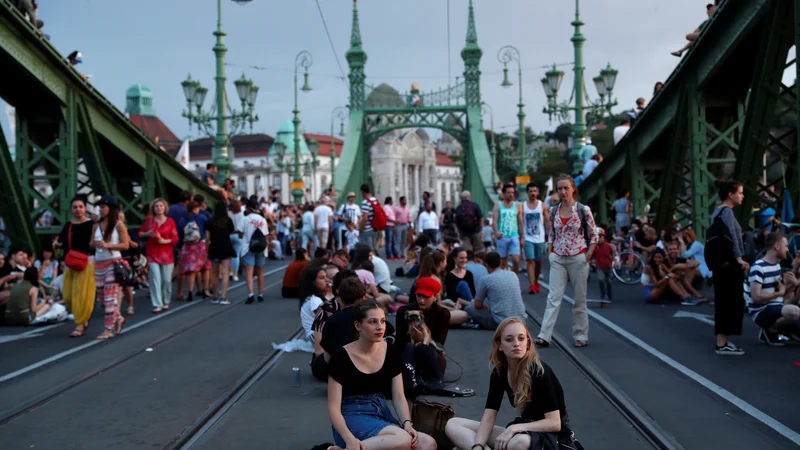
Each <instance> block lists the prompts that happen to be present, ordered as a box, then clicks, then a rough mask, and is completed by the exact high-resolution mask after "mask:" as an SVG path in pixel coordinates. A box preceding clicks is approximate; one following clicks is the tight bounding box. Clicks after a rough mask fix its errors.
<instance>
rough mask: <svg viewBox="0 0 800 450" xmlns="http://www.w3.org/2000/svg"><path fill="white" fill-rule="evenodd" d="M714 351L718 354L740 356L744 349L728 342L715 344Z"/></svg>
mask: <svg viewBox="0 0 800 450" xmlns="http://www.w3.org/2000/svg"><path fill="white" fill-rule="evenodd" d="M716 353H717V354H718V355H730V356H742V355H744V350H742V349H740V348H739V347H737V346H735V345H733V344H732V343H730V342H728V343H726V344H725V345H723V346H722V347H720V346H717V348H716Z"/></svg>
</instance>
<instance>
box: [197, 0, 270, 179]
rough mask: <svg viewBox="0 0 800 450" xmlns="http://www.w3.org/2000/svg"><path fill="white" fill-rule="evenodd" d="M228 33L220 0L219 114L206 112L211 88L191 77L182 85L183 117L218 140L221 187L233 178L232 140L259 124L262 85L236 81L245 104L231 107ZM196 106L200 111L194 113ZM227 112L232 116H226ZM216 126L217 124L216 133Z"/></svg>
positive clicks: (246, 0)
mask: <svg viewBox="0 0 800 450" xmlns="http://www.w3.org/2000/svg"><path fill="white" fill-rule="evenodd" d="M233 1H234V2H236V3H239V4H245V3H249V2H250V1H251V0H233ZM225 35H226V33H225V32H224V31H222V0H217V30H216V31H214V36H216V38H217V41H216V45H214V48H213V50H214V56H215V58H216V68H217V72H216V76H215V77H214V80H215V84H216V104H215V106H214V109H215V110H216V111H213V112H212V111H210V110H209V111H207V112H203V102H204V101H205V98H206V94H207V93H208V89H207V88H205V87H203V86H202V85H200V82H199V81H197V80H193V79H192V76H191V74H190V75H189V77H188V78H187V79H186V80H184V81H183V82H182V83H181V87H182V88H183V95H184V96H185V97H186V103H187V110H186V111H184V112H183V117H186V118H187V119H189V126H191V125H192V123H194V124H196V125H197V129H198V131H201V132H203V133H205V134H207V135H208V136H213V138H214V149H215V152H214V164H216V165H217V167H218V168H219V173H217V184H219V185H222V184H223V182H224V180H225V179H227V178H228V176H229V175H230V170H231V166H232V161H231V157H230V155H229V152H228V148H229V147H230V138H231V136H232V135H235V134H237V133H238V132H239V131H240V130H241V129H243V128H244V126H245V124H246V123H249V124H250V129H251V130H252V128H253V123H254V122H256V121H258V116H257V115H255V114H254V108H255V104H256V98H257V97H258V86H255V85H254V84H253V80H248V79H247V78H246V77H245V76H244V74H242V78H240V79H238V80H236V81H235V82H234V85H235V86H236V94H237V95H238V96H239V100H240V101H241V112H238V111H235V110H233V109H232V108H230V107H229V105H228V96H227V93H226V92H225V81H226V78H225V53H226V52H227V51H228V49H227V48H226V47H225V41H224V37H225ZM192 106H195V108H196V112H194V111H192ZM226 109H228V110H230V114H225V111H226ZM228 120H231V121H232V122H233V124H232V127H231V133H230V134H229V133H228ZM212 123H215V126H214V132H213V134H212V130H211V128H212Z"/></svg>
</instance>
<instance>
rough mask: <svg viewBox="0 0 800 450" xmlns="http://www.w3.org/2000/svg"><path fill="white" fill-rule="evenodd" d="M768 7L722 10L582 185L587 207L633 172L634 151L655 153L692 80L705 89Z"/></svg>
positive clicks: (756, 2) (757, 2) (761, 1)
mask: <svg viewBox="0 0 800 450" xmlns="http://www.w3.org/2000/svg"><path fill="white" fill-rule="evenodd" d="M767 3H769V2H768V0H752V1H746V2H730V1H729V2H723V3H722V4H721V5H720V7H719V8H718V9H717V12H716V13H715V14H714V16H713V17H712V18H711V20H710V22H709V23H708V24H707V25H706V27H705V28H704V29H703V32H702V33H701V35H700V37H699V38H698V39H697V41H695V43H694V45H693V46H692V48H691V49H690V50H689V52H688V54H686V56H684V57H683V60H682V61H681V62H680V64H678V66H677V67H676V68H675V70H674V71H673V72H672V74H671V75H670V77H669V78H668V79H667V81H666V82H665V84H664V87H663V88H662V89H661V91H660V92H658V93H657V94H656V96H655V97H654V98H653V100H651V102H650V104H649V105H648V107H647V109H645V112H644V113H643V114H642V115H641V116H640V117H639V118H638V119H637V121H636V123H635V124H634V126H632V127H631V129H630V131H629V132H628V134H627V135H626V137H625V138H623V139H622V141H620V142H619V143H618V144H617V145H616V146H615V148H614V151H613V152H612V153H611V154H610V155H608V156H607V157H606V158H605V159H604V161H603V162H602V163H601V164H600V166H598V167H597V169H595V170H594V172H592V174H591V175H590V176H589V177H588V178H586V179H585V180H584V181H583V182H582V183H581V185H580V186H579V191H580V194H581V197H582V198H583V199H584V200H585V201H589V200H591V199H592V198H593V197H595V196H596V195H598V191H599V186H600V185H601V184H605V183H608V182H610V181H611V180H612V179H614V178H615V177H616V176H618V175H619V174H620V172H621V171H622V170H623V169H625V170H628V169H627V168H626V164H625V162H626V160H628V159H629V156H628V155H629V153H628V152H629V147H630V146H633V147H634V150H633V151H634V152H635V153H636V154H637V156H640V155H642V154H643V153H645V152H646V151H647V150H648V149H649V148H650V147H651V145H652V144H653V143H654V142H655V141H656V139H658V137H659V136H660V135H661V134H662V133H663V132H664V131H665V130H666V129H667V127H668V126H669V124H670V123H671V121H672V120H673V119H674V118H675V114H676V112H677V106H678V99H679V98H680V91H681V89H682V86H683V85H684V84H685V83H686V82H687V81H689V80H690V79H691V80H693V81H695V82H696V83H697V85H698V86H699V88H700V89H703V88H704V86H705V85H706V84H707V83H708V82H709V81H710V80H711V79H713V77H714V76H715V75H716V73H717V71H718V70H719V69H720V68H721V67H722V66H723V65H724V64H725V63H726V61H727V60H728V58H730V55H731V53H732V51H733V50H735V48H736V47H737V43H739V42H740V41H741V40H742V39H744V37H745V36H746V35H747V34H748V32H749V31H750V30H751V29H752V28H753V27H755V26H756V25H758V23H759V20H761V17H762V12H763V10H764V8H765V6H766V5H767Z"/></svg>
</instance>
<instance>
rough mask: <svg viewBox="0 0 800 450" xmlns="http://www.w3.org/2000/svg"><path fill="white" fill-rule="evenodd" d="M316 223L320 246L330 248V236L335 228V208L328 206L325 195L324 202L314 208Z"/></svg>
mask: <svg viewBox="0 0 800 450" xmlns="http://www.w3.org/2000/svg"><path fill="white" fill-rule="evenodd" d="M314 224H315V228H316V229H315V230H314V231H315V232H316V234H317V239H319V246H320V248H328V236H330V231H331V228H333V210H332V209H331V207H330V206H328V199H327V197H323V199H322V203H320V204H319V206H317V207H316V208H314Z"/></svg>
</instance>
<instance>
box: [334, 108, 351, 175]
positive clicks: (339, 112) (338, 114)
mask: <svg viewBox="0 0 800 450" xmlns="http://www.w3.org/2000/svg"><path fill="white" fill-rule="evenodd" d="M336 119H339V136H344V134H345V133H344V121H345V120H347V108H345V107H344V106H337V107H336V108H334V109H333V111H331V185H333V186H336V145H335V144H334V142H333V141H334V138H333V122H334V121H335V120H336Z"/></svg>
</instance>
